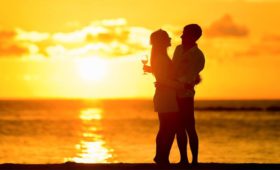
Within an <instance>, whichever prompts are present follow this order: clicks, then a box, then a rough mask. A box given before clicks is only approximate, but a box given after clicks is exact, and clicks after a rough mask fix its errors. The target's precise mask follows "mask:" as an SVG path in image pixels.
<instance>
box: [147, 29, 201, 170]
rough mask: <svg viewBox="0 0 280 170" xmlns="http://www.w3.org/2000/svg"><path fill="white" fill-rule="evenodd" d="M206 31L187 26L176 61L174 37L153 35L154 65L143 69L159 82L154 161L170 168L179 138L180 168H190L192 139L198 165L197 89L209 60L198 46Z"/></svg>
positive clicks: (152, 58) (177, 49)
mask: <svg viewBox="0 0 280 170" xmlns="http://www.w3.org/2000/svg"><path fill="white" fill-rule="evenodd" d="M201 35H202V30H201V28H200V26H199V25H197V24H189V25H186V26H185V27H184V30H183V34H182V36H181V39H182V43H181V44H180V45H178V46H177V47H176V49H175V52H174V55H173V58H172V60H171V59H170V58H169V56H168V54H167V48H168V47H169V46H171V43H170V42H171V38H170V37H169V35H168V33H167V32H166V31H164V30H161V29H160V30H157V31H155V32H153V33H152V34H151V36H150V44H151V45H152V49H151V59H150V62H151V66H146V65H144V67H143V69H144V71H146V72H150V73H152V74H153V75H154V77H155V79H156V83H155V86H156V89H155V94H154V98H153V102H154V110H155V112H157V113H158V118H159V130H158V133H157V136H156V155H155V157H154V161H155V163H156V164H159V165H168V164H170V162H169V154H170V150H171V146H172V144H173V141H174V138H175V136H176V139H177V144H178V148H179V152H180V157H181V158H180V162H179V164H180V165H188V164H189V161H188V156H187V144H188V139H189V143H190V149H191V153H192V162H191V163H192V164H193V165H197V164H198V146H199V145H198V143H199V141H198V136H197V132H196V128H195V117H194V95H195V90H194V86H195V85H197V84H198V83H199V82H200V81H201V79H200V76H199V73H200V71H202V70H203V68H204V64H205V58H204V55H203V53H202V51H201V50H200V49H199V48H198V46H197V43H196V42H197V40H198V39H199V38H200V37H201Z"/></svg>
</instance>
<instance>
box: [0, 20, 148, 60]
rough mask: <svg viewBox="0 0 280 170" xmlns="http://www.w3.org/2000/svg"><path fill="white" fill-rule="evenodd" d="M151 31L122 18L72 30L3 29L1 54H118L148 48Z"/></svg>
mask: <svg viewBox="0 0 280 170" xmlns="http://www.w3.org/2000/svg"><path fill="white" fill-rule="evenodd" d="M150 32H151V31H150V30H148V29H146V28H143V27H132V26H128V25H127V22H126V20H125V19H112V20H100V21H94V22H92V23H91V24H89V25H87V26H85V27H81V28H80V29H77V30H74V31H72V32H57V33H43V32H38V31H34V30H33V31H24V30H22V29H17V30H16V31H2V32H0V41H1V45H0V55H1V56H3V57H4V56H10V55H13V56H18V57H20V56H22V55H24V54H26V55H28V54H29V55H32V56H45V57H56V58H57V57H91V56H99V57H121V56H126V55H131V54H135V53H139V52H143V51H145V50H147V49H148V48H149V46H150V45H149V35H150ZM3 42H4V43H3Z"/></svg>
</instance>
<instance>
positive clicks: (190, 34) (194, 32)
mask: <svg viewBox="0 0 280 170" xmlns="http://www.w3.org/2000/svg"><path fill="white" fill-rule="evenodd" d="M201 35H202V30H201V28H200V26H199V25H197V24H189V25H186V26H185V27H184V31H183V34H182V36H181V38H182V44H183V45H186V44H193V43H195V42H196V41H197V40H198V39H199V38H200V37H201Z"/></svg>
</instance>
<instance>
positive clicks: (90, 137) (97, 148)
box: [65, 108, 113, 163]
mask: <svg viewBox="0 0 280 170" xmlns="http://www.w3.org/2000/svg"><path fill="white" fill-rule="evenodd" d="M80 119H81V120H82V122H83V129H85V131H84V132H83V133H82V139H81V141H80V143H79V144H77V145H76V146H75V148H76V150H77V156H76V157H73V158H65V161H74V162H78V163H106V162H107V160H108V159H110V158H111V157H112V151H113V150H112V149H108V148H106V142H105V141H104V140H103V137H102V135H101V134H100V132H97V131H100V130H102V126H101V125H100V121H101V119H102V109H100V108H87V109H84V110H81V111H80Z"/></svg>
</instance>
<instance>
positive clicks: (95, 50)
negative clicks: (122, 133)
mask: <svg viewBox="0 0 280 170" xmlns="http://www.w3.org/2000/svg"><path fill="white" fill-rule="evenodd" d="M279 9H280V0H263V1H262V0H212V1H211V2H210V1H208V0H193V1H185V0H173V1H163V0H161V1H159V0H157V1H156V0H155V1H151V2H150V1H149V0H142V1H134V0H118V1H109V0H103V1H95V0H67V1H66V0H60V1H55V0H48V1H45V0H37V1H33V0H10V1H3V2H1V6H0V15H1V17H0V77H1V86H0V98H56V97H59V98H152V96H153V91H154V87H153V82H154V78H153V76H151V75H143V74H142V69H141V67H142V64H141V62H140V56H141V55H143V54H148V53H149V49H150V46H149V35H150V33H151V32H152V31H154V30H156V29H158V28H163V29H165V30H166V31H168V33H169V34H170V36H171V37H172V47H171V48H170V49H169V54H170V57H172V53H173V50H174V48H175V46H176V45H178V44H180V38H179V36H180V34H181V30H182V28H183V26H184V25H186V24H189V23H198V24H200V25H201V26H202V28H203V31H204V33H203V37H202V38H201V40H200V41H199V42H198V43H199V46H200V48H201V49H202V50H203V52H204V53H205V56H206V67H205V70H204V71H203V72H202V78H203V82H202V84H200V85H199V86H198V87H197V95H196V97H197V98H198V99H279V98H280V86H279V85H278V83H279V78H278V77H279V73H280V68H279V66H278V64H279V63H280V50H279V44H280V32H279V30H280V24H279V23H278V22H277V21H278V18H280V13H279V11H278V10H279Z"/></svg>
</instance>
